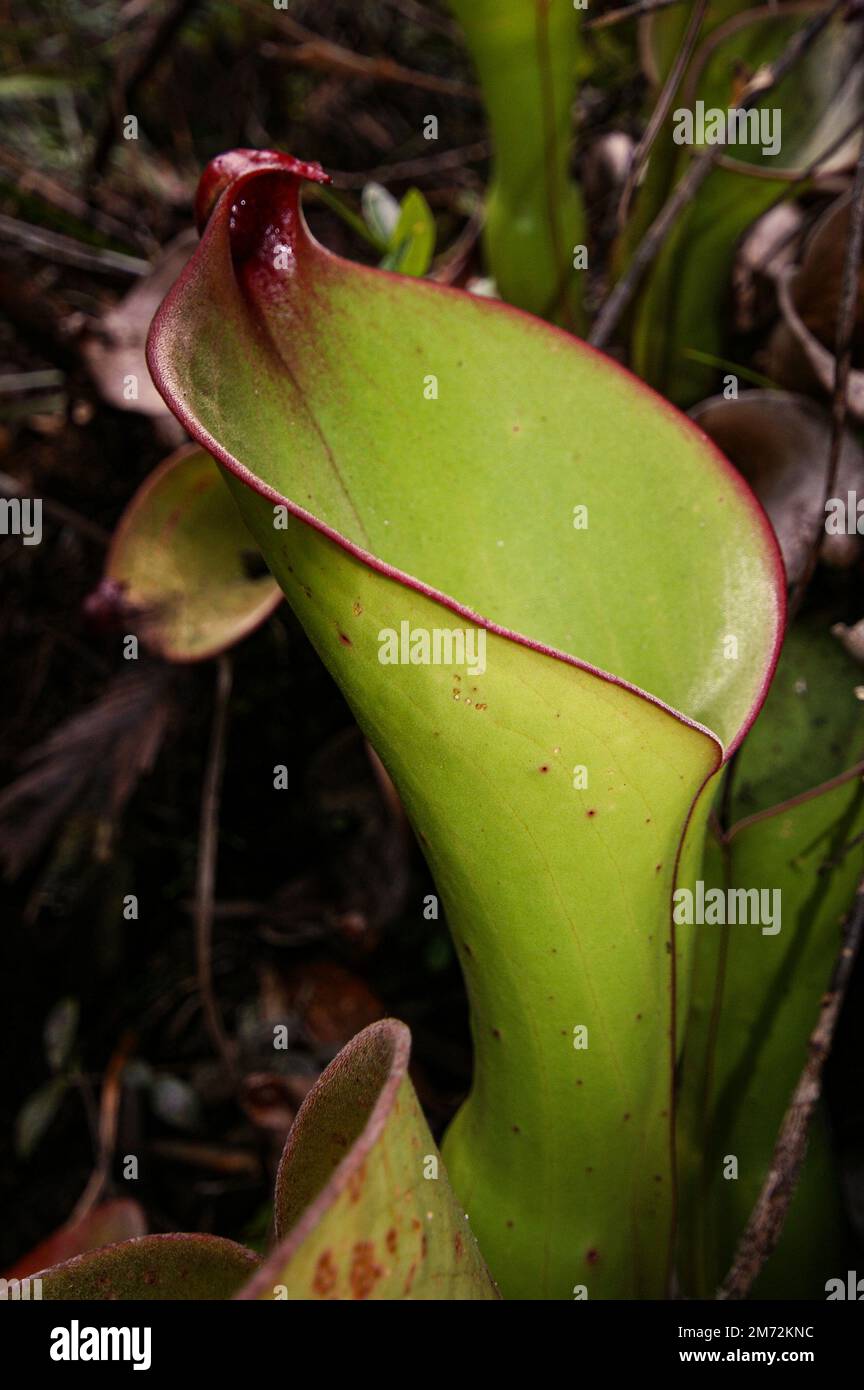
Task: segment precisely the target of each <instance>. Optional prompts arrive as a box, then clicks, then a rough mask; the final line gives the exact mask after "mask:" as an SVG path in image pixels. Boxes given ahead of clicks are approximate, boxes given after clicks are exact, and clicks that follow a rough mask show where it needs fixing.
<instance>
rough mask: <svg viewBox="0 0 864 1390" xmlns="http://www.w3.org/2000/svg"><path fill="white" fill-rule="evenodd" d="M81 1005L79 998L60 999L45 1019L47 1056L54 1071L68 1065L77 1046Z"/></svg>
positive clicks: (44, 1033) (44, 1035)
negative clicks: (76, 1039)
mask: <svg viewBox="0 0 864 1390" xmlns="http://www.w3.org/2000/svg"><path fill="white" fill-rule="evenodd" d="M80 1011H81V1010H80V1006H79V1004H78V1000H77V999H69V998H67V999H60V1000H59V1001H58V1002H57V1003H56V1004H55V1005H54V1007H53V1009H52V1010H51V1012H50V1013H49V1015H48V1017H47V1018H46V1020H45V1027H44V1030H43V1038H44V1041H45V1058H46V1060H47V1062H48V1065H49V1067H50V1068H51V1070H52V1071H60V1070H61V1068H62V1067H64V1066H65V1065H66V1063H67V1062H68V1061H69V1058H70V1056H71V1053H72V1049H73V1047H74V1046H75V1038H76V1035H77V1032H78V1016H79V1014H80Z"/></svg>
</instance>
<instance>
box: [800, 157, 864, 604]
mask: <svg viewBox="0 0 864 1390" xmlns="http://www.w3.org/2000/svg"><path fill="white" fill-rule="evenodd" d="M862 248H864V145H862V148H861V153H860V155H859V157H858V165H857V168H856V170H855V182H854V184H853V186H852V201H851V209H850V214H849V232H848V235H847V237H846V248H845V251H844V254H843V279H842V285H841V290H840V304H839V307H838V312H837V323H836V327H835V339H834V393H833V397H832V400H831V445H830V450H829V454H828V472H827V475H826V478H825V488H824V495H823V499H822V507H821V509H820V514H819V522H818V528H817V530H816V533H815V535H814V537H813V541H812V544H811V546H810V553H809V555H808V556H807V564H806V565H805V567H804V571H803V573H802V574H801V576H800V578H799V579H798V582H797V584H796V585H795V588H794V589H793V591H792V595H791V598H790V601H789V617H790V619H791V618H793V617H794V616H795V614H796V613H797V612H798V610H799V608H800V607H801V603H802V601H803V599H804V595H805V593H806V592H807V586H808V585H809V583H810V580H811V579H812V577H813V572H814V570H815V569H816V565H817V562H818V560H819V550H820V548H821V545H822V538H823V535H824V525H825V521H824V519H825V509H826V507H827V504H828V500H829V498H831V497H833V496H834V490H835V487H836V485H837V474H838V472H839V469H840V454H841V451H842V448H843V436H844V433H845V427H846V411H847V406H848V399H847V391H848V386H849V373H850V371H851V369H852V334H853V332H854V329H855V318H856V314H857V309H858V283H859V279H860V275H861V255H862Z"/></svg>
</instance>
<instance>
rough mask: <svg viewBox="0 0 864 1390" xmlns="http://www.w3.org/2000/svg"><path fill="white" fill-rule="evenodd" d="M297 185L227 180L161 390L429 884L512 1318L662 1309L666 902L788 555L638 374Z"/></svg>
mask: <svg viewBox="0 0 864 1390" xmlns="http://www.w3.org/2000/svg"><path fill="white" fill-rule="evenodd" d="M300 177H307V178H310V177H311V178H321V177H323V175H322V174H321V172H320V170H317V169H315V168H314V166H313V167H310V166H307V165H299V164H298V163H297V162H296V161H292V160H290V159H289V158H288V157H287V156H281V155H266V154H262V153H259V152H252V153H251V154H250V153H248V152H237V153H235V154H233V155H229V156H223V157H220V159H219V160H217V161H214V163H213V164H212V165H211V166H210V168H209V170H208V172H207V174H206V175H205V177H204V179H203V181H202V186H201V189H200V192H199V211H200V212H201V213H202V214H203V215H204V216H206V213H207V211H208V210H212V215H211V216H210V219H209V222H208V224H207V227H206V230H205V232H204V236H203V240H202V243H201V247H200V248H199V251H198V253H197V254H196V256H195V257H194V258H193V260H192V262H191V264H190V266H189V268H188V270H187V272H186V274H185V275H184V277H183V278H182V279H181V281H180V282H179V283H178V285H177V286H175V289H174V290H173V291H172V293H171V294H170V295H169V297H168V299H167V300H166V302H165V304H164V305H163V307H162V309H161V310H160V312H159V314H158V315H157V318H156V320H155V322H154V327H153V331H152V336H151V341H150V365H151V371H152V372H153V375H154V379H155V381H156V383H157V385H158V387H159V389H160V391H162V392H163V394H164V396H165V398H166V400H167V401H168V402H169V404H171V406H172V408H173V409H174V410H175V412H176V413H177V414H178V416H179V417H180V419H181V420H182V421H183V422H184V424H185V425H186V426H187V428H188V429H189V430H190V431H191V432H192V433H193V434H194V435H195V437H196V438H197V439H198V440H199V442H200V443H201V444H202V445H203V446H205V447H207V448H208V449H209V450H210V451H211V452H212V453H213V454H214V455H215V456H217V457H218V458H219V459H220V460H221V462H222V463H223V465H224V468H225V472H226V477H227V479H228V481H229V483H230V485H231V487H232V490H233V492H234V495H235V497H236V498H237V500H238V502H239V504H240V506H241V510H242V511H243V515H244V517H245V518H246V520H247V522H248V525H249V527H250V529H251V530H252V532H253V533H254V535H255V536H256V539H257V540H258V543H259V544H260V545H261V547H262V550H263V551H264V553H265V554H266V556H267V559H268V563H269V564H270V566H271V568H272V570H273V572H274V574H276V576H277V577H278V578H279V581H280V583H281V584H282V585H283V588H284V590H285V593H286V595H287V597H288V599H289V601H290V602H291V604H292V606H293V607H294V608H295V611H296V612H297V614H298V616H299V618H300V620H301V621H302V622H303V624H304V626H305V627H306V630H307V632H308V634H309V636H310V638H311V640H312V642H313V643H314V645H315V646H316V647H317V649H318V651H319V652H320V654H321V656H322V658H323V660H324V662H325V663H326V665H327V666H328V667H329V669H330V670H331V672H332V673H333V675H334V676H335V678H336V679H337V681H338V682H339V683H340V685H341V686H342V688H343V690H344V691H345V693H346V696H347V698H348V700H349V701H350V703H351V705H352V708H353V709H354V711H355V713H356V716H357V719H358V722H359V723H360V725H361V727H362V729H363V730H364V732H365V734H366V735H367V737H368V738H369V739H370V741H371V743H372V744H373V746H374V747H375V748H376V750H377V752H378V753H379V755H380V756H381V758H382V760H383V762H384V764H385V766H386V767H387V769H388V771H389V772H390V774H391V776H392V777H393V779H394V781H395V783H396V785H397V787H398V789H399V791H400V794H401V796H402V800H403V802H404V804H405V806H406V809H407V811H408V814H409V816H410V817H411V819H412V822H413V824H414V827H415V829H416V831H417V834H418V836H419V839H420V843H421V845H422V846H423V849H424V851H425V853H426V856H427V858H428V860H429V863H430V865H431V867H432V870H433V873H434V874H435V878H436V882H437V885H438V890H439V892H440V894H441V896H442V898H443V900H444V904H445V906H446V911H447V918H448V922H449V924H450V926H451V930H452V932H453V936H454V941H455V944H456V948H457V951H458V953H459V957H460V961H461V964H462V967H463V970H464V972H465V976H466V982H467V986H468V992H469V996H470V1000H471V1006H472V1029H473V1036H474V1043H475V1079H474V1086H473V1090H472V1093H471V1096H470V1098H469V1100H468V1101H467V1103H466V1105H465V1107H464V1108H463V1109H462V1111H461V1112H460V1114H459V1115H458V1116H457V1119H456V1121H455V1123H454V1125H453V1127H452V1130H451V1132H450V1134H449V1136H448V1138H447V1140H446V1143H445V1157H446V1159H447V1165H448V1170H449V1172H450V1176H451V1180H452V1182H453V1185H454V1188H455V1190H456V1192H457V1193H458V1195H459V1198H460V1200H461V1201H462V1202H463V1203H464V1204H465V1209H466V1210H467V1211H468V1212H469V1213H470V1215H471V1221H472V1226H473V1228H474V1230H475V1231H476V1233H477V1235H478V1239H479V1241H480V1244H481V1248H482V1250H483V1253H484V1255H485V1257H486V1259H487V1260H488V1261H489V1264H490V1268H491V1270H492V1273H493V1275H494V1276H495V1278H496V1279H497V1281H498V1282H499V1284H500V1285H501V1286H502V1289H503V1291H504V1293H505V1295H508V1296H517V1297H518V1296H529V1297H550V1296H551V1297H561V1298H569V1297H572V1290H573V1287H574V1285H577V1284H584V1285H586V1287H588V1288H589V1290H590V1296H591V1297H603V1296H625V1297H626V1296H632V1295H634V1294H638V1293H643V1294H651V1293H654V1294H659V1293H660V1292H661V1291H662V1290H663V1289H665V1287H666V1277H667V1257H668V1253H669V1246H670V1241H671V1234H672V1226H673V1215H672V1196H671V1192H672V1186H673V1157H672V1146H671V1142H670V1140H671V1116H670V1106H671V1103H672V1102H671V1096H670V1088H671V1083H672V1077H673V1072H674V1067H675V1063H676V1048H675V1045H674V1035H675V1032H676V1029H675V1028H674V1027H671V1025H672V1024H673V1023H676V1022H678V1021H680V1020H681V1019H682V1018H683V1016H684V1012H685V1005H686V982H687V979H688V977H689V969H688V967H689V952H690V946H691V943H690V941H689V939H688V938H687V936H686V934H685V935H683V936H682V937H681V939H676V940H675V942H674V943H673V944H670V943H671V941H672V938H671V936H670V926H669V924H670V909H671V892H672V889H673V886H674V883H675V879H676V874H678V875H685V876H687V875H689V876H690V877H695V875H696V873H697V871H698V855H699V853H700V844H699V834H700V830H701V829H703V828H704V824H705V818H706V816H707V810H708V797H709V794H710V790H709V791H703V789H704V788H706V784H708V783H709V782H710V781H711V779H712V776H713V774H714V773H715V772H716V770H717V769H718V767H719V766H720V764H721V761H722V759H723V757H724V754H726V753H728V751H729V749H730V748H732V747H734V746H735V745H736V744H737V743H738V741H739V740H740V738H741V736H742V734H743V732H744V730H745V729H746V727H747V726H748V724H749V723H750V721H751V720H752V718H753V716H754V714H755V712H756V709H757V708H758V705H759V703H760V700H761V698H762V695H763V693H764V689H765V686H766V684H767V681H768V679H769V677H770V672H771V668H772V663H773V659H774V652H775V650H776V646H777V644H778V639H779V632H780V627H781V624H782V611H783V582H782V572H781V570H780V567H779V557H778V555H777V551H776V547H775V544H774V541H773V538H772V536H771V534H770V531H769V529H768V527H767V524H766V522H765V519H764V517H763V515H762V513H761V512H760V511H759V510H758V509H757V508H756V507H755V505H754V503H753V501H752V498H751V497H750V495H749V493H747V491H746V489H745V488H744V487H743V485H742V483H741V481H740V478H738V476H737V475H736V474H734V472H733V471H732V470H731V469H730V468H729V466H728V465H727V464H726V463H725V462H724V460H722V458H721V457H720V456H719V455H718V454H716V453H715V452H714V450H713V449H712V448H711V447H710V446H709V445H708V444H707V442H706V441H705V439H704V437H703V436H702V435H700V434H699V433H698V432H697V431H696V430H695V429H693V427H692V426H691V425H689V423H688V422H686V421H685V420H684V419H683V418H682V417H680V416H678V415H677V413H675V412H674V411H672V410H671V409H670V408H669V407H668V406H667V405H666V404H665V403H663V402H662V401H661V400H660V399H659V398H657V397H656V396H654V395H653V394H652V393H650V392H649V391H647V390H646V389H645V388H643V387H642V386H641V385H640V384H639V383H638V382H637V381H635V380H634V379H633V378H632V377H630V376H629V375H628V374H627V373H625V372H623V371H622V370H621V369H620V368H619V367H617V366H616V365H615V364H614V363H612V362H611V361H608V360H607V359H605V358H603V357H602V356H600V355H599V354H597V353H594V352H592V351H591V350H589V349H588V348H586V347H585V346H584V344H581V343H580V342H579V341H578V340H576V339H573V338H570V337H569V336H567V335H565V334H562V333H561V332H560V331H558V330H555V329H551V328H549V327H548V326H546V325H544V324H542V323H540V322H539V321H537V320H534V319H531V318H529V317H527V316H525V315H522V314H520V313H518V312H516V311H514V310H513V309H511V308H509V307H508V306H505V305H502V304H500V303H497V302H495V301H490V300H481V299H478V298H476V297H474V296H471V295H467V294H463V293H460V292H458V291H453V290H448V289H444V288H442V287H440V286H437V285H434V284H432V283H430V282H428V281H425V280H417V279H408V278H405V277H400V276H393V275H389V274H385V273H382V272H380V271H376V270H372V269H367V268H364V267H361V266H358V265H354V264H352V263H350V262H347V261H343V260H340V259H339V258H337V257H335V256H333V255H331V254H330V253H329V252H327V251H325V250H324V249H323V248H322V247H321V246H319V245H318V244H317V243H316V242H315V241H314V240H313V239H312V238H311V236H310V234H309V232H308V229H307V227H306V226H305V223H304V222H303V220H302V218H301V217H300V214H299V202H298V199H299V179H300ZM284 264H288V265H290V272H287V273H286V271H285V270H282V269H279V267H280V266H281V265H284ZM582 508H584V509H585V510H584V511H582V510H580V509H582ZM586 520H587V523H588V524H587V526H585V525H584V524H582V523H583V522H584V521H586ZM685 595H686V599H684V601H683V602H682V596H685ZM454 631H455V632H456V633H457V638H453V637H452V635H451V638H450V639H449V640H450V641H451V642H452V643H453V645H452V647H451V650H450V651H449V653H448V651H447V650H446V645H445V639H444V637H441V636H439V638H438V642H439V650H438V653H437V655H438V657H439V658H440V660H439V661H437V662H436V661H432V660H430V661H428V662H427V661H425V660H415V661H413V662H412V661H411V660H410V649H409V650H405V651H404V655H405V657H407V658H408V659H407V660H406V661H405V662H404V663H403V662H402V661H399V663H398V664H390V661H389V657H391V656H393V655H394V645H395V649H396V650H395V655H396V656H397V657H398V656H402V655H403V649H402V643H403V640H404V637H405V635H409V634H410V633H412V632H413V633H415V634H419V637H415V645H414V651H415V656H416V657H420V658H423V657H424V656H429V657H430V658H431V657H432V656H434V655H435V654H436V653H435V651H434V649H433V646H432V643H433V634H434V633H435V632H438V633H439V634H442V633H444V634H446V633H450V634H452V633H453V632H454ZM424 634H425V636H424ZM458 634H461V637H459V636H458ZM730 637H735V639H736V641H735V643H732V644H731V645H730V641H729V639H730ZM459 641H461V642H463V643H464V644H465V650H464V651H462V652H460V650H459ZM424 642H425V643H426V644H427V646H428V648H429V650H428V652H424V650H423V643H424ZM408 646H409V648H410V643H409V644H408ZM733 647H734V648H735V654H734V655H732V654H731V653H732V648H733ZM481 648H482V653H483V654H482V659H481V658H480V652H481ZM472 653H473V655H472ZM382 658H384V659H382ZM688 826H689V827H690V831H689V834H688V836H687V840H686V843H684V832H685V828H686V827H688ZM418 911H419V908H418ZM583 1027H584V1028H586V1029H587V1030H588V1043H589V1045H588V1047H587V1049H583V1048H581V1047H578V1046H574V1042H576V1043H578V1042H579V1040H580V1038H581V1034H577V1033H576V1032H574V1030H577V1029H581V1028H583ZM670 1036H671V1038H672V1039H673V1041H670ZM622 1194H626V1195H625V1196H624V1197H622Z"/></svg>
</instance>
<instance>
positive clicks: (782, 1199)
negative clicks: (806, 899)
mask: <svg viewBox="0 0 864 1390" xmlns="http://www.w3.org/2000/svg"><path fill="white" fill-rule="evenodd" d="M862 938H864V879H862V880H861V882H860V883H859V885H858V891H857V894H856V897H855V903H854V905H853V907H852V910H851V912H850V913H849V915H848V917H847V919H846V922H845V924H844V932H843V945H842V946H841V948H840V953H839V955H838V957H837V960H836V962H835V965H834V970H833V973H832V977H831V983H830V985H829V987H828V993H827V994H825V995H823V997H822V1002H821V1005H820V1010H819V1020H818V1022H817V1024H816V1027H815V1028H814V1029H813V1032H812V1033H811V1034H810V1040H809V1042H808V1045H807V1061H806V1062H805V1064H804V1069H803V1071H802V1072H801V1076H800V1078H799V1080H798V1084H797V1085H796V1087H795V1090H794V1091H793V1092H792V1099H791V1100H790V1102H789V1107H788V1109H787V1111H786V1114H785V1115H784V1117H783V1123H782V1124H781V1126H780V1133H779V1135H778V1136H777V1143H776V1144H775V1146H774V1153H773V1155H772V1158H771V1166H770V1168H769V1170H768V1174H767V1176H766V1178H765V1182H764V1183H763V1185H762V1191H761V1192H760V1193H759V1196H758V1198H757V1200H756V1205H755V1207H754V1208H753V1211H752V1212H751V1215H750V1220H749V1221H748V1222H747V1226H746V1227H745V1230H744V1234H743V1235H742V1237H741V1239H740V1241H739V1242H738V1248H737V1250H736V1251H735V1258H734V1260H733V1262H732V1268H731V1269H730V1270H729V1273H728V1274H727V1275H726V1278H725V1279H724V1281H723V1284H722V1286H721V1288H720V1290H719V1292H718V1294H717V1297H718V1299H720V1300H726V1299H741V1298H746V1297H747V1295H748V1294H749V1292H750V1289H751V1287H752V1285H753V1282H754V1280H755V1279H756V1277H757V1275H758V1274H759V1271H760V1270H761V1268H762V1266H763V1265H764V1263H765V1261H766V1260H767V1259H768V1256H769V1255H770V1254H771V1253H772V1251H773V1250H774V1249H775V1247H776V1245H777V1242H778V1240H779V1239H780V1235H781V1233H782V1230H783V1224H784V1222H785V1220H786V1213H787V1212H788V1210H789V1203H790V1202H791V1200H792V1197H793V1194H794V1192H795V1187H796V1184H797V1181H798V1175H799V1173H800V1171H801V1165H802V1163H803V1162H804V1157H805V1154H806V1151H807V1131H808V1128H809V1125H810V1120H811V1117H812V1115H813V1111H814V1109H815V1107H816V1102H817V1101H818V1099H819V1097H820V1095H821V1092H822V1070H823V1068H824V1065H825V1060H826V1058H827V1057H828V1054H829V1052H830V1050H831V1043H832V1040H833V1038H834V1032H835V1029H836V1026H837V1019H838V1017H839V1015H840V1010H841V1007H842V1005H843V1000H844V998H845V996H846V990H847V988H848V985H849V980H850V978H851V975H852V968H853V966H854V964H855V960H856V957H857V954H858V951H859V949H860V947H861V941H862Z"/></svg>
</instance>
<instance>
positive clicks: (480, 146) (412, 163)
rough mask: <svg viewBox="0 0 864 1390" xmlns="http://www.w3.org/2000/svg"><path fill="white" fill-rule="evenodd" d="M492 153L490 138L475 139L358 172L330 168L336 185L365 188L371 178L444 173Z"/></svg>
mask: <svg viewBox="0 0 864 1390" xmlns="http://www.w3.org/2000/svg"><path fill="white" fill-rule="evenodd" d="M491 153H492V143H491V141H489V140H475V142H474V144H473V145H462V146H460V147H459V148H458V149H455V150H442V151H441V152H440V154H427V155H419V156H418V157H417V158H416V159H403V160H401V161H400V162H399V163H397V164H379V165H378V167H377V168H375V169H365V170H363V172H362V173H359V174H355V173H349V172H341V171H339V170H333V169H331V170H329V171H328V172H329V173H330V174H331V175H332V178H333V187H334V188H362V187H363V185H364V184H367V183H369V181H370V180H373V179H374V180H375V182H377V183H385V184H387V183H398V182H399V181H400V180H401V179H416V178H423V177H425V176H427V175H429V174H442V173H446V172H447V171H448V170H450V169H461V168H462V166H463V165H465V164H472V163H476V162H478V161H479V160H481V159H488V158H489V155H490V154H491Z"/></svg>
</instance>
